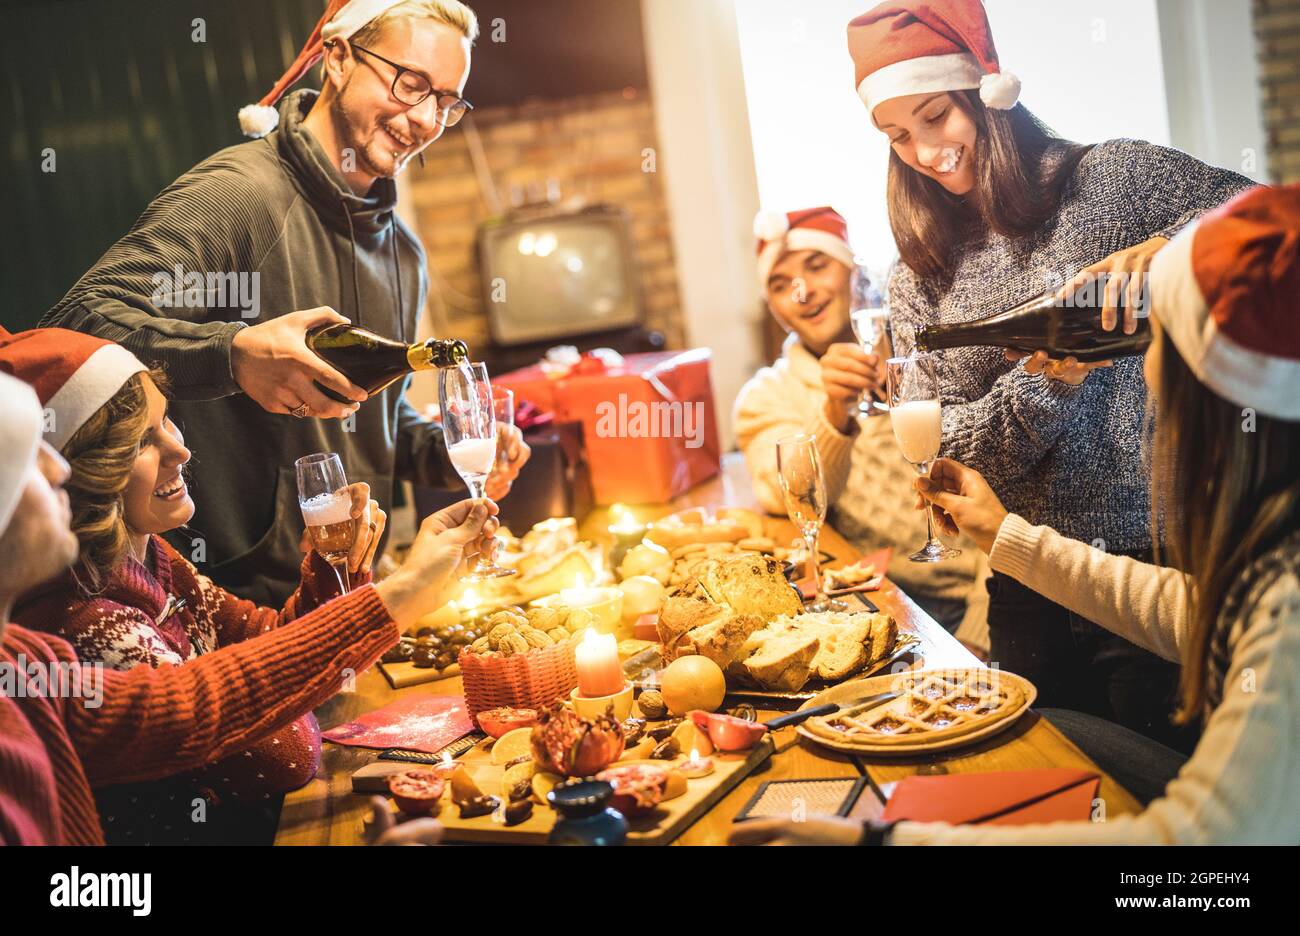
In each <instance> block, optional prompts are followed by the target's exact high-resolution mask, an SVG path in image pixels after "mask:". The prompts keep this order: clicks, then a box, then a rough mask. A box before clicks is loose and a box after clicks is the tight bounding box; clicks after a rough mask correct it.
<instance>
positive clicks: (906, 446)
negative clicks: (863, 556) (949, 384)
mask: <svg viewBox="0 0 1300 936" xmlns="http://www.w3.org/2000/svg"><path fill="white" fill-rule="evenodd" d="M885 371H886V375H887V378H888V385H889V419H890V422H891V424H892V425H893V429H894V438H895V439H897V440H898V447H899V448H900V449H902V450H903V457H904V458H906V459H907V460H908V461H909V462H911V463H912V467H913V468H915V469H916V471H917V473H918V474H920V475H922V476H925V477H929V474H930V465H931V464H932V463H933V462H934V460H935V459H936V458H938V457H939V443H940V441H941V439H942V435H943V418H942V417H943V410H942V408H941V406H940V404H939V381H938V380H937V378H936V377H935V370H934V357H933V356H932V355H928V354H920V355H916V354H914V355H912V356H911V357H905V358H890V359H889V360H888V361H886V362H885ZM932 511H933V507H927V508H926V511H925V530H926V542H925V545H924V546H922V547H921V548H920V549H919V550H918V551H916V552H915V553H913V554H912V555H910V556H908V557H907V558H909V559H911V560H912V561H913V562H939V561H941V560H943V559H952V558H954V557H955V556H960V555H961V550H960V549H953V548H952V547H951V546H945V545H944V544H943V543H942V542H940V541H939V538H938V537H936V536H935V535H934V515H933V513H932Z"/></svg>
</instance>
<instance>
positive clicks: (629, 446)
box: [493, 348, 720, 504]
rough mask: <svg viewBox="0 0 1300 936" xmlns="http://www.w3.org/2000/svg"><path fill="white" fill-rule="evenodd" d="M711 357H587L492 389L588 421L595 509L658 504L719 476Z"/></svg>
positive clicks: (525, 371) (515, 376)
mask: <svg viewBox="0 0 1300 936" xmlns="http://www.w3.org/2000/svg"><path fill="white" fill-rule="evenodd" d="M710 356H711V352H710V351H709V349H707V348H696V349H694V350H691V351H661V352H655V353H652V354H631V355H627V356H626V357H621V356H619V355H612V354H611V355H602V354H598V353H592V352H588V353H587V354H584V355H582V356H581V357H580V358H579V359H578V360H577V361H576V362H574V363H573V364H572V366H570V367H567V368H565V369H557V368H556V367H555V366H554V365H553V364H538V365H534V366H532V367H525V368H522V369H520V370H517V371H512V372H511V373H508V374H505V375H502V376H500V377H497V378H495V379H494V381H493V382H494V383H496V384H499V385H501V386H505V387H509V388H510V389H511V390H513V391H514V392H515V398H516V399H517V400H527V401H529V402H531V403H534V404H535V405H537V406H540V407H542V408H543V409H548V410H551V411H553V412H554V413H555V415H556V418H557V419H560V420H580V421H581V422H582V429H583V433H582V435H583V446H584V448H585V450H586V462H587V465H588V468H589V470H590V472H591V486H592V492H593V495H594V496H595V500H596V503H598V504H613V503H631V504H645V503H658V502H662V501H667V500H670V499H671V498H673V497H676V496H677V495H678V494H681V493H682V492H683V491H685V490H687V489H688V488H690V487H692V486H694V485H695V484H698V483H699V482H700V481H703V480H704V479H706V478H711V477H713V476H714V475H715V474H717V473H718V471H719V454H720V451H719V444H718V424H717V417H716V414H715V413H714V408H713V387H712V384H711V383H710V380H709V359H710Z"/></svg>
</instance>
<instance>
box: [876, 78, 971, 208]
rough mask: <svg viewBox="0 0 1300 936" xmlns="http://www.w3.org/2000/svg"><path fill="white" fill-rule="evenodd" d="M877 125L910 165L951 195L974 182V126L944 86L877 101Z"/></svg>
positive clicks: (961, 193) (965, 189) (965, 188)
mask: <svg viewBox="0 0 1300 936" xmlns="http://www.w3.org/2000/svg"><path fill="white" fill-rule="evenodd" d="M871 117H872V120H873V121H874V122H875V124H876V127H877V128H878V129H879V130H880V131H881V132H883V133H884V134H885V135H886V136H888V137H889V145H890V146H891V147H892V148H893V150H894V153H895V154H897V156H898V158H899V159H901V160H902V161H903V162H904V163H906V164H907V165H908V166H909V167H910V168H911V169H913V170H914V171H916V172H919V173H921V175H924V176H929V177H930V178H932V179H934V180H935V181H936V182H938V183H939V184H940V185H942V186H943V187H944V188H945V189H947V190H948V191H949V192H952V194H954V195H965V194H967V193H968V192H970V190H971V189H973V188H974V187H975V139H976V136H977V135H978V134H977V128H976V126H975V122H974V121H973V120H971V118H970V115H969V114H967V113H966V112H965V111H964V110H962V109H961V108H960V107H958V106H957V103H956V102H955V101H954V100H953V96H952V95H951V94H949V93H947V92H939V93H937V94H936V93H932V92H931V93H925V94H909V95H907V96H905V97H897V98H891V99H890V100H888V101H882V102H881V103H880V104H877V105H876V109H875V110H874V111H873V112H872V115H871Z"/></svg>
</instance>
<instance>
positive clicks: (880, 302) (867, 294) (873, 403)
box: [849, 266, 893, 416]
mask: <svg viewBox="0 0 1300 936" xmlns="http://www.w3.org/2000/svg"><path fill="white" fill-rule="evenodd" d="M849 291H850V302H851V305H850V307H849V323H850V324H851V325H852V326H853V334H854V337H856V338H857V339H858V344H859V345H861V347H862V352H863V353H864V354H879V355H881V356H882V357H886V358H887V357H889V356H890V355H891V354H892V353H893V350H892V347H891V344H892V343H891V341H890V322H889V306H888V305H887V304H886V303H885V297H884V296H883V295H882V294H881V292H880V290H879V289H877V288H876V286H875V284H874V283H873V282H872V278H871V276H869V274H868V273H867V270H866V269H865V268H864V267H862V266H857V267H854V269H853V274H852V276H851V277H850V284H849ZM888 412H889V407H888V405H886V403H885V402H884V401H883V400H877V399H875V397H873V396H872V395H871V394H870V393H864V394H863V395H862V399H861V400H860V401H859V402H858V415H859V416H884V415H885V414H886V413H888Z"/></svg>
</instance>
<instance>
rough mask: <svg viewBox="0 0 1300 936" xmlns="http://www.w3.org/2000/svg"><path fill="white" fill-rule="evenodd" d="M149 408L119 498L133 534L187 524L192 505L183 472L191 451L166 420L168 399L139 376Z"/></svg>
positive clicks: (161, 530) (127, 524) (162, 530)
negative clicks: (128, 474) (120, 497)
mask: <svg viewBox="0 0 1300 936" xmlns="http://www.w3.org/2000/svg"><path fill="white" fill-rule="evenodd" d="M142 377H143V380H142V383H143V384H144V390H145V397H146V398H147V399H148V404H149V420H148V425H149V428H148V430H147V431H146V432H145V436H144V438H143V439H142V440H141V441H140V450H139V452H138V453H137V454H136V457H135V463H134V464H133V465H132V467H131V478H130V480H129V481H128V482H127V485H126V490H125V491H124V492H123V494H122V500H123V503H124V505H125V511H124V514H125V520H126V526H127V529H128V530H129V531H130V532H131V533H134V534H144V533H166V532H167V531H168V530H174V529H176V528H177V527H179V526H184V525H185V524H186V523H189V521H190V518H191V517H193V516H194V501H192V500H190V492H189V489H188V487H186V484H185V479H184V477H183V469H184V467H185V465H186V464H187V463H188V462H189V460H190V450H189V449H187V448H186V447H185V438H184V437H183V436H182V435H181V431H180V430H179V429H178V428H176V424H175V423H173V422H172V421H171V419H169V418H168V417H167V398H166V397H164V396H163V395H162V393H161V392H160V391H159V390H158V387H157V385H156V384H154V382H153V381H152V380H151V379H149V377H148V375H142Z"/></svg>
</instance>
